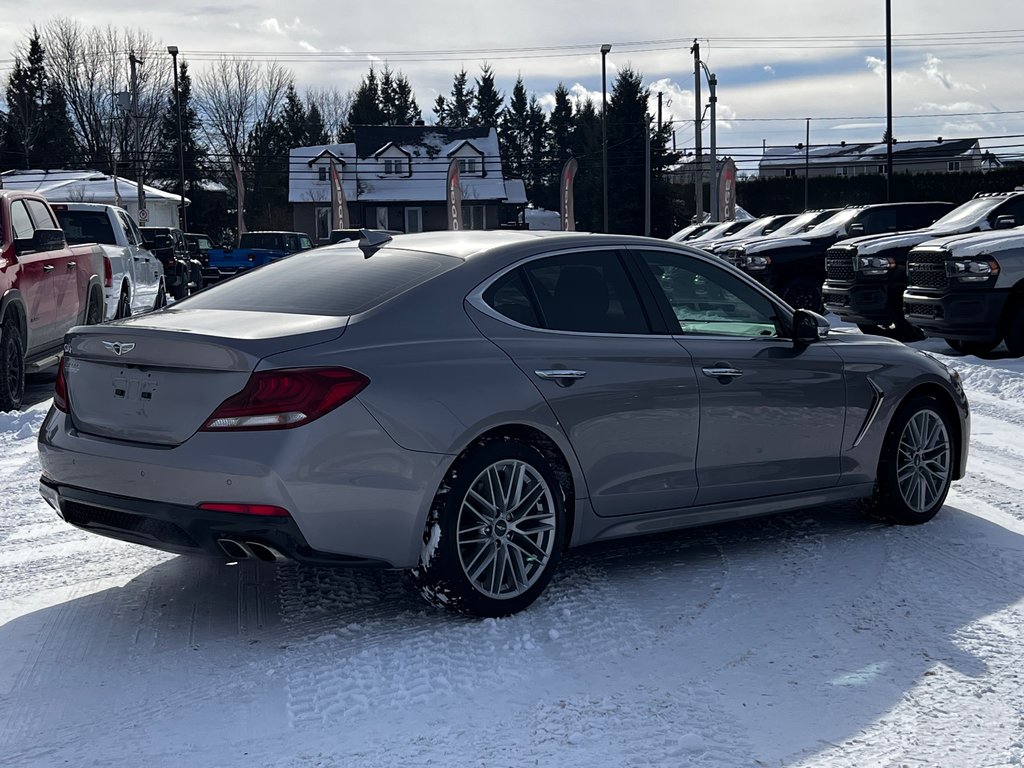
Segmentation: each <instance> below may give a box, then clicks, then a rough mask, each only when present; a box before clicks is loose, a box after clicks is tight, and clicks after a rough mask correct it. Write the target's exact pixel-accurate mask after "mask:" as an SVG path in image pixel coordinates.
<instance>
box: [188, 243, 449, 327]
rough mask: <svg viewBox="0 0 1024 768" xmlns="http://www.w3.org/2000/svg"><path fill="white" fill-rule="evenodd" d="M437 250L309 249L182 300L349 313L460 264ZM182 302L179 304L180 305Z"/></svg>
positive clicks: (193, 304)
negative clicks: (370, 251)
mask: <svg viewBox="0 0 1024 768" xmlns="http://www.w3.org/2000/svg"><path fill="white" fill-rule="evenodd" d="M461 263H462V262H461V260H460V259H456V258H453V257H450V256H441V255H438V254H433V253H416V252H412V251H402V250H387V249H381V250H379V251H377V252H376V253H375V254H374V255H373V256H371V257H370V258H369V259H366V258H363V254H362V251H360V250H359V249H358V248H355V247H349V248H345V247H339V248H321V249H318V250H315V251H304V252H302V253H298V254H295V255H293V256H289V257H288V258H286V259H282V260H281V261H276V262H273V263H272V264H267V265H266V266H263V267H259V268H257V269H254V270H252V271H251V272H246V273H244V274H242V275H239V276H238V277H236V278H233V279H231V280H228V281H227V282H224V283H219V284H217V285H214V286H213V287H211V288H209V289H208V290H205V291H203V292H202V293H199V294H196V295H195V296H193V297H191V298H189V299H186V300H185V301H183V302H179V305H180V306H184V307H187V308H188V309H226V310H241V311H254V312H282V313H289V314H300V315H328V316H337V317H341V316H345V315H356V314H359V313H360V312H366V311H367V310H370V309H373V308H374V307H376V306H378V305H380V304H383V303H384V302H385V301H387V300H388V299H391V298H394V297H395V296H397V295H398V294H400V293H403V292H404V291H407V290H409V289H410V288H414V287H416V286H417V285H420V284H422V283H425V282H426V281H427V280H430V279H431V278H433V277H436V276H437V275H440V274H442V273H444V272H447V271H448V270H449V269H452V268H454V267H456V266H458V265H459V264H461ZM176 306H177V305H176Z"/></svg>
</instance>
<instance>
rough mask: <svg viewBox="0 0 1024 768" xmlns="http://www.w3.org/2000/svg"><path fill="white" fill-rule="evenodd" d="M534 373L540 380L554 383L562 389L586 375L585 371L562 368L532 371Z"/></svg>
mask: <svg viewBox="0 0 1024 768" xmlns="http://www.w3.org/2000/svg"><path fill="white" fill-rule="evenodd" d="M534 373H535V374H537V375H538V376H540V378H542V379H545V380H548V381H555V382H557V383H559V384H561V385H562V386H563V387H564V386H566V385H568V384H572V382H574V381H576V380H577V379H582V378H583V377H584V376H586V375H587V372H586V371H576V370H571V369H562V368H556V369H552V370H540V371H534Z"/></svg>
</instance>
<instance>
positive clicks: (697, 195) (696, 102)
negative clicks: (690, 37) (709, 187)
mask: <svg viewBox="0 0 1024 768" xmlns="http://www.w3.org/2000/svg"><path fill="white" fill-rule="evenodd" d="M690 53H692V54H693V108H694V120H693V135H694V145H695V147H694V158H693V168H694V175H693V178H694V183H693V200H694V206H695V212H694V220H695V221H697V222H701V221H703V220H704V161H703V159H702V158H701V155H700V150H701V147H700V139H701V135H700V119H701V111H702V110H701V106H702V104H701V98H700V43H698V42H697V41H696V39H695V40H694V41H693V47H692V48H690Z"/></svg>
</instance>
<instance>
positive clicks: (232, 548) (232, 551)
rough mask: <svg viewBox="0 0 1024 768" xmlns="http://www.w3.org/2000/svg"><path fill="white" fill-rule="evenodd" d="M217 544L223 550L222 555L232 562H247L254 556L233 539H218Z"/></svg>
mask: <svg viewBox="0 0 1024 768" xmlns="http://www.w3.org/2000/svg"><path fill="white" fill-rule="evenodd" d="M217 543H218V544H219V545H220V548H221V549H223V550H224V554H226V555H227V556H228V557H230V558H231V559H232V560H247V559H249V558H250V557H253V556H254V553H253V552H252V551H251V550H250V549H249V548H248V547H247V546H245V545H244V544H242V543H241V542H238V541H235V540H234V539H218V540H217Z"/></svg>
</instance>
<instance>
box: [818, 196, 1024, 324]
mask: <svg viewBox="0 0 1024 768" xmlns="http://www.w3.org/2000/svg"><path fill="white" fill-rule="evenodd" d="M1020 224H1024V190H1015V191H1013V192H992V193H981V194H978V195H975V196H974V198H973V199H972V200H968V201H967V202H966V203H964V204H963V205H961V206H960V207H958V208H956V209H955V210H953V211H950V212H949V213H947V214H946V215H945V216H943V217H942V218H941V219H939V220H938V221H936V222H935V223H934V224H932V225H931V226H928V227H925V228H924V229H916V230H913V231H911V232H900V233H897V234H885V235H877V236H874V237H856V238H852V239H850V240H845V241H843V242H841V243H837V244H835V245H833V246H832V247H831V248H829V249H828V252H827V253H826V254H825V273H826V278H827V279H826V280H825V287H824V288H823V289H822V292H823V294H824V298H825V309H826V310H828V311H829V312H834V313H835V314H836V315H838V316H839V317H841V318H842V319H843V320H845V321H846V322H848V323H855V324H856V325H857V326H859V327H860V329H861V330H862V331H864V332H865V333H876V334H877V333H882V334H885V335H891V336H894V337H896V338H898V339H901V340H902V341H914V340H917V339H920V338H921V337H922V335H923V334H922V332H921V331H920V330H919V329H918V328H917V327H916V326H914V325H912V324H911V323H910V322H909V321H907V319H906V318H905V317H904V315H903V291H904V290H905V289H906V287H907V254H909V253H910V250H911V249H912V248H915V247H916V246H918V245H921V244H922V243H925V242H927V241H928V240H935V239H939V238H948V237H952V236H954V235H961V234H967V233H970V232H986V231H990V230H997V229H1010V228H1012V227H1016V226H1018V225H1020Z"/></svg>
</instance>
